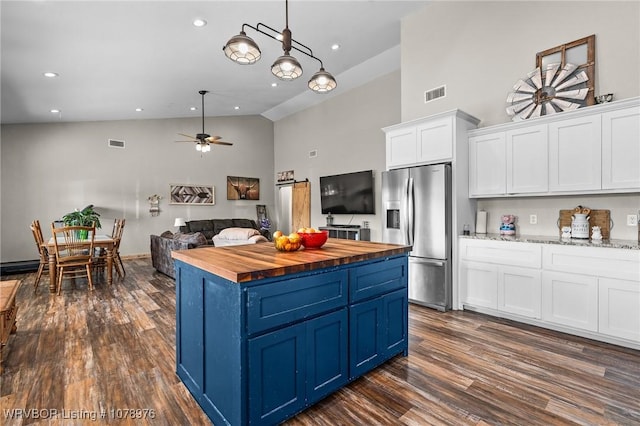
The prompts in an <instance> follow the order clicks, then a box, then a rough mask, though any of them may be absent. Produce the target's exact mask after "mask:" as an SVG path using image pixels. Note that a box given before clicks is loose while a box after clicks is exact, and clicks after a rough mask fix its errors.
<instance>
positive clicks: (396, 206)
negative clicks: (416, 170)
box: [382, 169, 410, 244]
mask: <svg viewBox="0 0 640 426" xmlns="http://www.w3.org/2000/svg"><path fill="white" fill-rule="evenodd" d="M408 183H409V170H408V169H399V170H391V171H388V172H382V215H383V216H382V221H383V223H382V241H384V242H385V243H392V244H410V243H409V238H408V231H409V223H408V220H409V216H408V211H407V202H408V199H407V197H408V193H407V189H408Z"/></svg>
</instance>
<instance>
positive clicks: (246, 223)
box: [150, 219, 262, 278]
mask: <svg viewBox="0 0 640 426" xmlns="http://www.w3.org/2000/svg"><path fill="white" fill-rule="evenodd" d="M227 228H253V229H257V230H260V229H259V228H258V225H257V224H256V222H255V221H254V220H251V219H205V220H192V221H189V222H186V225H185V226H181V227H180V232H177V233H175V234H174V233H172V232H171V231H165V232H163V233H162V235H151V236H150V238H151V263H152V264H153V267H154V268H155V269H156V270H157V271H159V272H162V273H163V274H165V275H168V276H170V277H172V278H175V268H174V264H173V258H172V257H171V252H172V251H174V250H188V249H193V248H197V247H202V246H207V245H213V242H212V240H213V237H214V235H217V234H219V233H220V231H222V230H223V229H227ZM261 232H262V231H261Z"/></svg>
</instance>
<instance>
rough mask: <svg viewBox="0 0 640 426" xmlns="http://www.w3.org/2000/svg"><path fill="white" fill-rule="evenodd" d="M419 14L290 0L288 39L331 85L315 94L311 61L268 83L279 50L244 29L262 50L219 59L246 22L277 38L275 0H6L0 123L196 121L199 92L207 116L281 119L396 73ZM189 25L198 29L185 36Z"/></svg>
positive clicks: (379, 4)
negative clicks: (243, 61) (304, 49)
mask: <svg viewBox="0 0 640 426" xmlns="http://www.w3.org/2000/svg"><path fill="white" fill-rule="evenodd" d="M426 4H427V2H425V1H371V0H369V1H365V0H360V1H346V0H342V1H307V0H291V1H290V2H289V28H290V30H291V32H292V36H293V38H294V39H296V40H297V41H299V42H301V43H303V44H305V45H306V46H308V47H310V48H311V49H312V51H313V54H314V56H316V57H318V58H320V59H321V60H322V62H323V63H324V67H325V69H326V70H327V71H329V72H331V73H332V74H333V75H334V76H335V77H336V80H337V81H338V87H337V89H335V90H334V91H333V92H331V93H330V94H328V95H319V94H315V93H312V92H311V91H309V89H308V88H307V81H308V80H309V78H310V77H311V75H312V74H313V73H315V72H316V71H317V70H318V69H319V63H318V62H317V61H315V60H313V59H312V58H309V57H307V56H305V55H302V54H297V53H296V52H295V51H292V55H294V56H296V57H297V59H298V60H299V61H300V63H301V64H302V67H303V69H304V75H303V76H302V77H301V78H299V79H297V80H295V81H293V82H284V81H280V80H278V79H277V78H276V77H274V76H273V75H272V74H271V72H270V68H271V64H272V62H273V61H274V60H275V59H276V58H277V57H278V56H280V55H281V54H282V48H281V45H280V43H278V42H276V41H275V40H272V39H271V38H269V37H267V36H264V35H262V34H259V33H256V32H255V31H253V30H251V29H247V30H246V31H247V35H248V36H250V37H252V38H253V39H254V40H255V41H256V43H257V44H258V45H259V46H260V48H261V50H262V59H260V60H259V61H258V62H257V63H256V64H254V65H244V66H241V65H237V64H235V63H233V62H232V61H230V60H229V59H227V58H226V57H225V56H224V54H223V52H222V47H223V46H224V44H225V43H226V42H227V40H228V39H229V38H230V37H232V36H234V35H236V34H238V33H239V32H240V30H241V28H242V24H243V23H247V24H251V25H252V26H256V25H257V24H258V23H263V24H266V25H268V26H270V27H272V28H274V29H276V30H278V31H280V30H282V29H283V28H284V26H285V1H284V0H282V1H270V0H263V1H193V2H191V1H56V0H37V1H6V0H3V1H2V2H0V8H1V9H0V13H1V15H0V19H1V33H0V35H1V48H2V53H1V60H2V62H1V73H2V79H1V81H2V87H1V90H2V91H1V96H2V110H1V111H0V114H1V117H2V123H38V122H56V121H63V122H66V121H94V120H125V119H150V118H178V117H197V116H199V115H200V114H201V111H200V95H199V94H198V91H199V90H201V89H204V90H209V91H210V92H211V93H210V94H208V95H207V97H206V100H205V102H206V103H205V113H206V115H207V116H227V115H250V114H262V115H264V116H266V117H267V118H270V119H278V118H281V117H283V116H286V115H288V114H290V113H292V112H295V111H296V110H300V109H303V108H305V107H307V106H309V105H312V104H313V103H317V102H319V101H322V100H325V99H327V97H330V96H335V95H336V94H339V93H341V92H344V91H345V90H348V89H349V88H351V87H355V86H356V85H358V84H360V83H361V82H363V81H366V80H368V79H369V80H370V79H371V78H374V77H376V76H377V75H379V74H381V73H385V72H389V70H393V69H397V68H398V67H399V49H398V48H397V46H398V45H399V44H400V23H401V19H402V18H403V17H404V16H406V15H407V14H410V13H412V12H413V11H415V10H418V9H419V8H422V7H424V6H425V5H426ZM196 18H200V19H204V20H206V21H207V25H205V26H203V27H196V26H194V25H193V21H194V19H196ZM333 44H339V45H340V48H339V49H337V50H332V48H331V46H332V45H333ZM371 58H377V60H376V59H371ZM45 72H53V73H56V74H57V77H54V78H47V77H44V75H43V74H44V73H45ZM272 83H277V86H276V87H273V86H272ZM191 107H197V108H198V109H197V110H191V109H190V108H191ZM235 107H238V109H235ZM136 108H140V109H142V111H136ZM51 110H58V112H53V113H52V112H51Z"/></svg>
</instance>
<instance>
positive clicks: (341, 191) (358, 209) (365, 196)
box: [320, 170, 375, 214]
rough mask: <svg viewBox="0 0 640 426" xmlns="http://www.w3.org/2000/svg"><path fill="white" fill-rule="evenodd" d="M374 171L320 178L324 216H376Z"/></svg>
mask: <svg viewBox="0 0 640 426" xmlns="http://www.w3.org/2000/svg"><path fill="white" fill-rule="evenodd" d="M373 188H374V186H373V170H364V171H361V172H354V173H344V174H340V175H332V176H321V177H320V205H321V207H322V214H329V213H331V214H375V197H374V192H373Z"/></svg>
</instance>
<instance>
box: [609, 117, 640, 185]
mask: <svg viewBox="0 0 640 426" xmlns="http://www.w3.org/2000/svg"><path fill="white" fill-rule="evenodd" d="M639 187H640V108H639V107H636V108H628V109H624V110H619V111H612V112H607V113H604V114H602V188H604V189H615V188H639Z"/></svg>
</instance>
